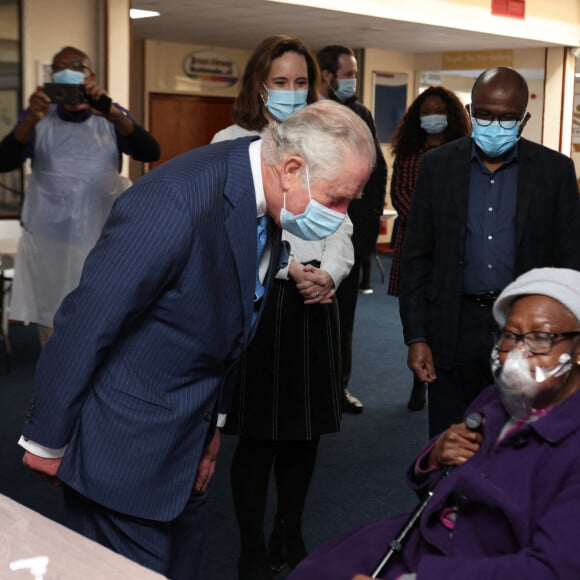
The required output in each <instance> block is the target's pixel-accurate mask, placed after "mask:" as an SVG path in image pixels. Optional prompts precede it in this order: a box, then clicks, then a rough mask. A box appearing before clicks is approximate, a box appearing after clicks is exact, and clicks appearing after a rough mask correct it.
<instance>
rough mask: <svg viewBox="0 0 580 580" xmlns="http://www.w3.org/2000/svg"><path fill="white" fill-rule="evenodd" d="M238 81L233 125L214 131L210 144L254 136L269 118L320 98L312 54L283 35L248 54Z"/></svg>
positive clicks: (280, 117) (275, 118) (278, 117)
mask: <svg viewBox="0 0 580 580" xmlns="http://www.w3.org/2000/svg"><path fill="white" fill-rule="evenodd" d="M294 67H298V68H299V69H300V70H299V73H300V74H298V75H297V76H295V77H293V78H292V79H290V78H288V76H287V75H286V72H287V71H288V70H289V69H291V68H294ZM290 81H292V82H290ZM240 84H241V87H240V92H239V94H238V96H237V97H236V100H235V101H234V106H233V109H232V119H233V121H234V123H235V125H231V126H230V127H226V128H225V129H223V130H222V131H218V132H217V133H216V134H215V135H214V138H213V139H212V143H215V142H216V141H225V140H227V139H235V138H236V137H244V136H247V135H252V134H256V135H257V134H258V133H260V132H261V131H262V129H263V128H264V127H265V126H266V125H267V124H268V123H270V122H271V121H283V120H284V119H285V118H286V117H287V116H288V115H290V114H291V113H292V112H294V111H295V110H297V109H301V108H302V107H304V106H306V105H307V104H309V103H314V102H316V101H318V99H319V98H320V97H319V94H318V87H319V86H320V70H319V68H318V63H317V62H316V57H315V55H314V54H313V52H312V51H311V50H310V48H308V46H306V45H305V44H304V43H303V42H302V41H301V40H300V39H299V38H296V37H294V36H286V35H283V34H276V35H274V36H269V37H268V38H265V39H264V40H262V42H261V43H260V44H259V45H258V46H257V47H256V49H255V50H254V52H253V53H252V55H251V56H250V60H248V64H247V65H246V68H245V70H244V75H243V77H242V80H241V83H240Z"/></svg>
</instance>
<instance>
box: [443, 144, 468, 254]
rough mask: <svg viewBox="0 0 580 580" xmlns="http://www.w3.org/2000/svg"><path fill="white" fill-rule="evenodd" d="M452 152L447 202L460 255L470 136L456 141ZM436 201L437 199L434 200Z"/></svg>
mask: <svg viewBox="0 0 580 580" xmlns="http://www.w3.org/2000/svg"><path fill="white" fill-rule="evenodd" d="M455 146H456V149H455V152H454V154H453V155H452V156H451V158H450V159H449V170H448V175H449V176H450V179H449V183H450V186H451V193H450V199H451V203H450V204H449V207H450V210H451V212H452V216H450V217H451V219H454V220H456V223H457V224H458V228H457V229H456V231H457V232H458V235H459V237H458V240H459V245H460V247H459V250H460V255H463V253H464V248H465V231H466V225H467V205H468V200H469V176H470V171H471V168H470V161H469V159H470V152H471V137H466V138H464V139H461V140H459V141H457V142H456V144H455ZM435 203H437V200H435Z"/></svg>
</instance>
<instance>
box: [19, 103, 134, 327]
mask: <svg viewBox="0 0 580 580" xmlns="http://www.w3.org/2000/svg"><path fill="white" fill-rule="evenodd" d="M118 167H119V151H118V148H117V140H116V136H115V130H114V128H113V125H112V124H111V123H109V122H108V121H107V120H106V119H105V118H103V117H99V116H95V115H91V116H90V117H89V118H88V119H86V120H85V121H83V122H80V123H74V122H67V121H63V120H62V119H60V117H59V116H58V114H57V112H56V106H55V105H51V107H50V109H49V112H48V114H47V115H46V117H45V118H44V119H43V120H42V121H41V122H40V123H38V124H37V126H36V129H35V147H34V157H33V166H32V174H31V176H30V180H29V183H28V188H27V190H26V195H25V198H24V205H23V209H22V226H23V230H22V238H21V239H20V243H19V246H18V251H17V254H16V261H15V267H14V282H13V287H12V303H11V306H10V318H11V319H13V320H22V321H24V322H26V323H28V322H36V323H38V324H42V325H44V326H50V327H52V326H53V318H54V314H55V312H56V311H57V309H58V307H59V306H60V303H61V301H62V299H63V298H64V297H65V296H66V295H67V294H68V293H69V292H70V291H71V290H73V289H74V288H75V287H76V286H77V284H78V282H79V280H80V276H81V270H82V267H83V263H84V261H85V258H86V257H87V254H88V253H89V251H90V250H91V248H92V247H93V246H94V245H95V242H96V241H97V239H98V237H99V235H100V233H101V229H102V227H103V225H104V223H105V220H106V219H107V217H108V215H109V212H110V210H111V207H112V206H113V202H114V201H115V199H116V198H117V197H118V196H119V194H120V193H121V192H122V191H123V190H125V189H126V188H127V187H128V186H129V185H130V181H129V180H128V179H127V178H125V177H122V176H121V175H119V173H118Z"/></svg>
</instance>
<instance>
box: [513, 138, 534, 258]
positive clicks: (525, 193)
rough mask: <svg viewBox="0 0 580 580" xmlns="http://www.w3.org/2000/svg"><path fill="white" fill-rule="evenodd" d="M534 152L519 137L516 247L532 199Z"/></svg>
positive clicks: (520, 239)
mask: <svg viewBox="0 0 580 580" xmlns="http://www.w3.org/2000/svg"><path fill="white" fill-rule="evenodd" d="M533 157H534V152H533V151H530V149H529V147H528V142H527V141H526V140H525V139H520V142H519V143H518V186H517V201H516V248H517V247H518V246H519V245H520V242H521V241H522V235H523V232H524V225H525V224H526V222H527V215H528V211H529V210H530V208H531V206H532V202H533V199H534V189H535V183H536V178H535V177H534V173H535V165H534V161H533Z"/></svg>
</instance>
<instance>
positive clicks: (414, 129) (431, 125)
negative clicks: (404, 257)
mask: <svg viewBox="0 0 580 580" xmlns="http://www.w3.org/2000/svg"><path fill="white" fill-rule="evenodd" d="M469 132H470V125H469V117H468V115H467V111H466V109H465V107H464V106H463V104H462V103H461V101H460V100H459V99H458V98H457V95H456V94H455V93H454V92H453V91H451V90H449V89H447V88H445V87H442V86H430V87H428V88H427V89H425V90H424V91H423V92H422V93H421V94H420V95H419V96H418V97H417V98H416V99H415V100H414V101H413V103H412V104H411V106H410V107H409V108H408V109H407V112H406V113H405V115H404V116H403V118H402V119H401V121H400V123H399V125H398V127H397V130H396V131H395V134H394V135H393V142H392V148H393V153H394V155H395V161H394V163H393V177H392V179H391V203H392V204H393V207H394V208H395V209H396V210H397V213H398V218H397V227H396V230H395V234H394V241H393V244H392V247H393V261H392V264H391V275H390V279H389V290H388V293H389V294H390V295H391V296H398V295H399V264H400V259H401V248H402V246H403V239H404V237H405V228H406V226H407V217H408V215H409V211H410V209H411V197H412V195H413V187H414V186H415V179H416V177H417V171H418V170H419V162H420V161H421V158H422V157H423V154H424V153H426V152H427V151H429V150H430V149H433V148H435V147H439V145H443V144H444V143H448V142H449V141H453V140H455V139H459V138H460V137H465V136H466V135H469ZM425 390H426V387H425V383H423V382H421V381H419V379H417V377H415V376H414V378H413V389H412V391H411V396H410V398H409V402H408V404H407V406H408V408H409V410H411V411H420V410H421V409H423V407H424V406H425Z"/></svg>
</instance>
